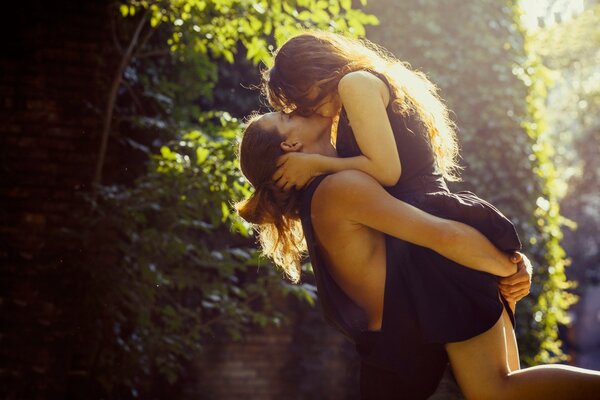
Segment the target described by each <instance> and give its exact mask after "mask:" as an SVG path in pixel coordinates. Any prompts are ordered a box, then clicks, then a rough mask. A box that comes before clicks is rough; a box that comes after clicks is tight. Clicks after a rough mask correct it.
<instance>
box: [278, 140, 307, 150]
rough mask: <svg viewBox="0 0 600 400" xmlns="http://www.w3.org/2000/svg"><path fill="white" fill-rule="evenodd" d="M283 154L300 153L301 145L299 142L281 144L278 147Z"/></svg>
mask: <svg viewBox="0 0 600 400" xmlns="http://www.w3.org/2000/svg"><path fill="white" fill-rule="evenodd" d="M279 147H281V150H283V152H284V153H293V152H299V151H302V143H300V142H287V141H285V142H281V144H280V145H279Z"/></svg>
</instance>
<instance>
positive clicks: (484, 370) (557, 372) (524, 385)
mask: <svg viewBox="0 0 600 400" xmlns="http://www.w3.org/2000/svg"><path fill="white" fill-rule="evenodd" d="M504 336H505V335H504V318H503V317H501V318H500V319H498V322H496V324H495V325H494V326H493V327H492V328H491V329H489V330H488V331H486V332H484V333H482V334H481V335H478V336H475V337H474V338H471V339H468V340H465V341H463V342H454V343H447V344H446V350H447V351H448V356H449V358H450V363H451V364H452V370H453V372H454V375H455V377H456V381H457V382H458V384H459V386H460V388H461V390H462V392H463V394H464V395H465V397H466V398H467V399H476V400H487V399H503V400H509V399H515V400H520V399H528V400H535V399H540V400H547V399H556V400H559V399H569V400H575V399H594V398H597V396H598V393H600V372H597V371H591V370H586V369H583V368H576V367H571V366H564V365H543V366H536V367H531V368H525V369H521V370H518V371H514V372H510V368H509V366H508V362H507V349H506V344H505V337H504Z"/></svg>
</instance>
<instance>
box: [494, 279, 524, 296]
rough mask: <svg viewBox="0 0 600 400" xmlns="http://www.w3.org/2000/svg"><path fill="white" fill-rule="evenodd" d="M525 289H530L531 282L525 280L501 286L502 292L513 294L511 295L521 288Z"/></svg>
mask: <svg viewBox="0 0 600 400" xmlns="http://www.w3.org/2000/svg"><path fill="white" fill-rule="evenodd" d="M524 289H529V283H527V282H524V283H517V284H515V285H510V286H507V285H501V286H500V291H501V292H502V293H506V294H511V295H512V294H515V293H517V292H520V291H521V290H524Z"/></svg>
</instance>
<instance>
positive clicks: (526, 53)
mask: <svg viewBox="0 0 600 400" xmlns="http://www.w3.org/2000/svg"><path fill="white" fill-rule="evenodd" d="M367 10H368V11H370V12H373V13H374V14H376V15H377V16H379V18H380V20H381V26H380V27H376V28H371V29H369V31H368V37H369V38H370V39H372V40H373V41H375V42H377V43H380V44H382V45H383V46H384V47H386V48H387V49H389V50H390V51H392V52H393V53H394V54H395V55H396V56H398V57H399V58H400V59H402V60H404V61H408V62H409V63H410V64H411V65H412V66H413V67H415V68H417V69H420V70H422V71H424V72H425V73H427V75H428V76H430V78H431V79H432V80H433V81H434V82H435V83H436V84H438V85H439V87H440V88H441V96H442V98H444V99H445V100H446V102H447V104H448V105H449V107H450V109H451V110H453V112H454V115H455V120H456V122H457V124H458V128H459V141H460V145H461V156H462V159H463V162H462V164H463V165H464V166H465V167H466V169H465V171H464V173H463V174H462V175H463V179H464V182H463V183H461V184H458V185H456V189H457V190H458V189H469V190H472V191H474V192H475V193H477V194H479V195H480V196H481V197H483V198H485V199H487V200H489V201H490V202H492V203H493V204H495V205H497V206H498V207H499V208H500V209H501V210H502V211H503V212H504V213H505V214H506V215H507V216H508V217H509V218H510V219H511V220H512V221H513V222H514V223H515V225H516V226H517V228H518V230H519V233H520V236H521V238H522V241H523V244H524V251H525V253H526V254H527V255H528V256H529V257H530V258H531V259H532V261H533V262H534V265H535V266H536V268H535V271H534V281H533V286H532V292H531V294H530V295H529V296H528V297H526V298H525V299H523V300H521V302H520V303H519V304H518V305H517V334H518V339H519V347H520V351H521V356H522V359H523V361H524V362H525V364H529V365H531V364H534V363H538V362H551V361H556V360H558V359H562V352H561V349H560V342H558V341H557V329H558V323H563V322H565V321H566V314H565V310H566V309H567V307H568V306H569V305H570V304H571V303H572V301H573V299H572V298H571V297H570V296H569V295H568V294H567V293H566V291H565V290H564V289H565V288H567V287H568V284H567V283H566V279H565V275H564V265H565V253H564V250H563V249H562V247H561V245H560V239H561V237H562V233H561V226H562V224H563V223H565V221H564V218H563V217H561V216H560V213H559V208H558V200H559V199H558V193H557V190H559V189H560V188H561V187H562V186H561V185H562V182H561V180H560V177H559V176H558V174H556V171H555V169H554V164H553V159H552V146H551V145H550V142H549V140H548V136H547V135H545V133H546V131H545V126H544V125H543V122H544V108H543V101H544V97H545V90H546V86H547V77H546V76H544V74H545V73H546V72H545V71H544V70H543V69H542V68H541V66H540V65H539V63H536V60H535V58H534V57H533V55H532V54H531V50H530V49H529V48H528V47H527V46H526V45H527V40H528V38H527V35H526V33H525V32H524V31H523V30H522V29H521V28H520V23H519V11H518V8H517V2H516V1H505V2H497V1H491V0H489V1H467V2H465V1H457V0H444V1H434V0H419V1H416V0H415V1H406V2H396V3H393V4H389V3H386V4H383V3H376V2H373V3H370V4H369V7H368V8H367ZM399 16H402V21H403V22H402V24H399V23H395V21H396V19H397V18H399ZM399 38H405V40H399Z"/></svg>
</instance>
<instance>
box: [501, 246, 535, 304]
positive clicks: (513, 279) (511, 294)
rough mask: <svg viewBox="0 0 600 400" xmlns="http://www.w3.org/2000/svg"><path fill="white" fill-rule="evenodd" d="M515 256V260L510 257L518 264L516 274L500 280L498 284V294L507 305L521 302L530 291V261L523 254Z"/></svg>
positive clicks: (517, 253) (531, 268) (531, 269)
mask: <svg viewBox="0 0 600 400" xmlns="http://www.w3.org/2000/svg"><path fill="white" fill-rule="evenodd" d="M515 255H516V258H515V259H513V258H512V257H511V260H514V261H515V262H517V263H518V266H517V272H515V273H514V274H512V275H511V276H508V277H506V278H502V279H500V281H499V283H498V287H499V288H500V293H502V295H503V296H504V298H505V299H506V300H507V301H508V302H509V303H516V302H517V301H519V300H521V299H522V298H523V297H525V296H527V295H528V294H529V290H530V289H531V274H532V272H533V267H532V265H531V261H529V258H527V256H525V255H524V254H523V253H519V252H515ZM513 256H514V255H513Z"/></svg>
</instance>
